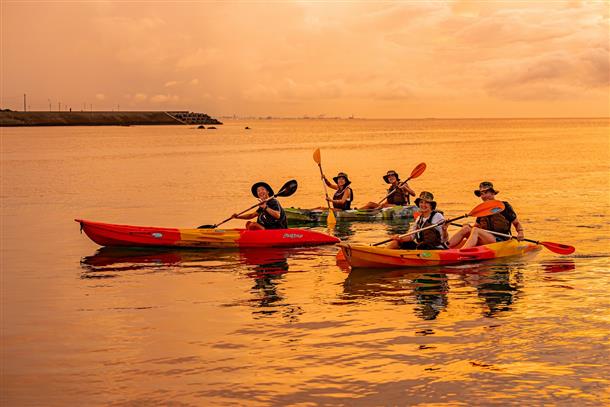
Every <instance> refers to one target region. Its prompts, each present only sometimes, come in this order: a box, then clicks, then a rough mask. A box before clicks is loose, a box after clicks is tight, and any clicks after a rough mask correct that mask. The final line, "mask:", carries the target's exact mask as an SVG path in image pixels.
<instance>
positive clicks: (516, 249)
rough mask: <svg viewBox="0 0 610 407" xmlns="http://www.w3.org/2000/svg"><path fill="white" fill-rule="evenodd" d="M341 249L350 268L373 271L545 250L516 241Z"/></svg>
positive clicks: (478, 259) (470, 260)
mask: <svg viewBox="0 0 610 407" xmlns="http://www.w3.org/2000/svg"><path fill="white" fill-rule="evenodd" d="M339 247H341V250H342V251H343V255H344V256H345V259H346V260H347V262H348V263H349V265H350V266H352V267H370V268H386V267H393V268H395V267H426V266H444V265H450V264H460V263H468V262H475V261H481V260H489V259H497V258H502V257H510V256H524V255H527V254H536V253H538V252H539V251H540V250H541V249H542V245H539V244H534V243H526V242H519V241H517V240H515V239H511V240H507V241H505V242H497V243H491V244H488V245H483V246H476V247H471V248H468V249H447V250H396V249H388V248H383V247H375V246H365V245H354V244H347V243H341V244H339Z"/></svg>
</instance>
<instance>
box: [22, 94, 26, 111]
mask: <svg viewBox="0 0 610 407" xmlns="http://www.w3.org/2000/svg"><path fill="white" fill-rule="evenodd" d="M23 111H24V112H27V109H26V108H25V93H24V94H23Z"/></svg>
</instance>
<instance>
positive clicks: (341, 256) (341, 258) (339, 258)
mask: <svg viewBox="0 0 610 407" xmlns="http://www.w3.org/2000/svg"><path fill="white" fill-rule="evenodd" d="M337 261H347V259H346V258H345V254H343V249H339V251H338V252H337Z"/></svg>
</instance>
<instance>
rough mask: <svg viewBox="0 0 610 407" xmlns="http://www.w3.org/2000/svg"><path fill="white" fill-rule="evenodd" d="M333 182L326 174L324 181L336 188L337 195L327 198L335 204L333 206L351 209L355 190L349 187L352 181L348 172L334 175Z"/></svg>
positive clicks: (330, 186)
mask: <svg viewBox="0 0 610 407" xmlns="http://www.w3.org/2000/svg"><path fill="white" fill-rule="evenodd" d="M333 181H335V183H334V184H333V183H332V182H330V181H329V180H328V179H326V176H324V182H325V183H326V185H328V186H329V188H332V189H336V190H337V192H335V195H333V197H332V198H327V200H328V202H330V203H332V204H333V208H335V209H342V210H347V209H351V205H352V201H353V200H354V192H353V191H352V189H351V188H350V187H349V185H350V184H351V183H352V182H351V181H350V180H349V178H348V177H347V174H346V173H344V172H340V173H339V174H337V176H336V177H333Z"/></svg>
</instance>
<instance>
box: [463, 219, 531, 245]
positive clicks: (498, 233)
mask: <svg viewBox="0 0 610 407" xmlns="http://www.w3.org/2000/svg"><path fill="white" fill-rule="evenodd" d="M451 224H452V225H453V226H458V227H463V226H464V225H460V224H459V223H453V222H452V223H451ZM482 230H485V231H486V232H487V233H491V234H492V235H496V236H501V237H508V238H511V239H516V238H517V236H513V235H507V234H506V233H500V232H494V231H493V230H487V229H482ZM521 240H525V241H526V242H530V243H536V244H541V243H540V242H539V241H537V240H532V239H521Z"/></svg>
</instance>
